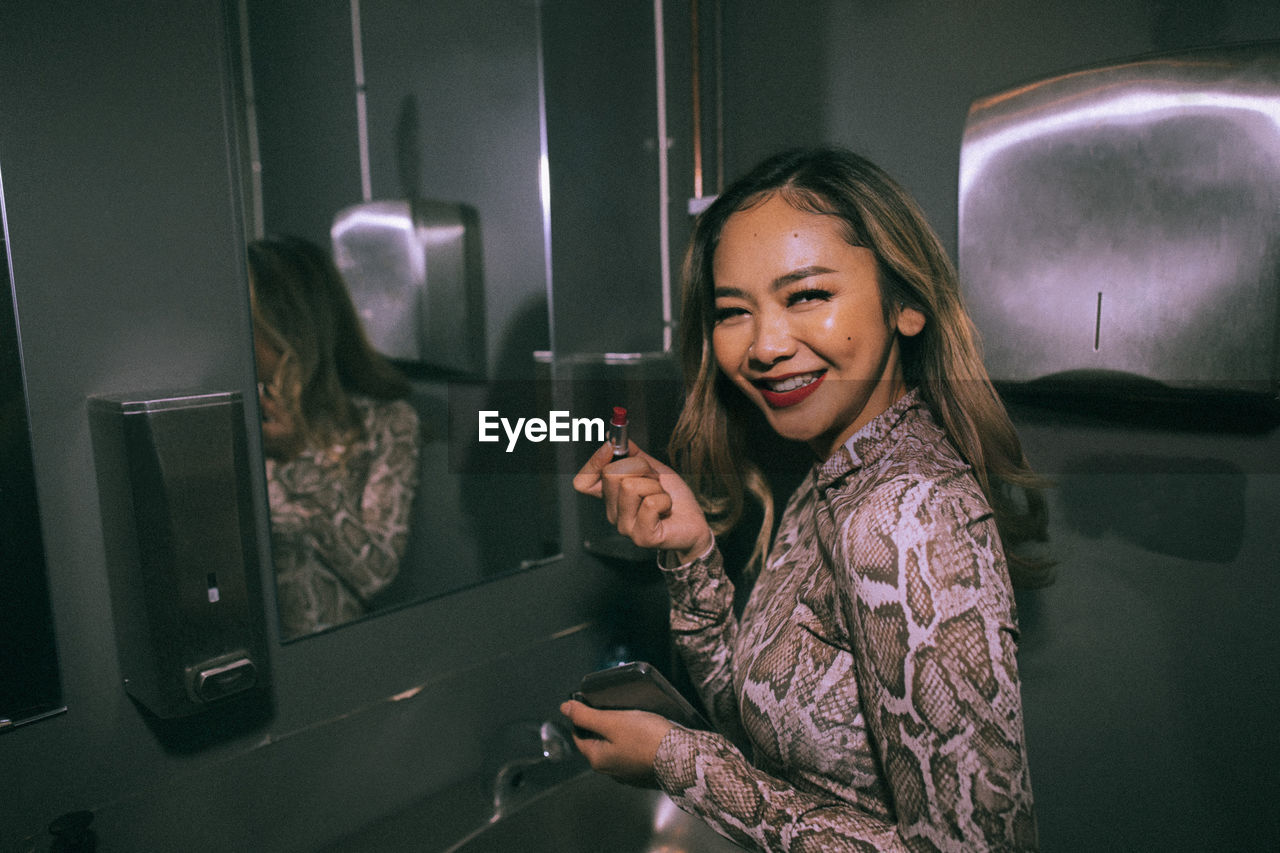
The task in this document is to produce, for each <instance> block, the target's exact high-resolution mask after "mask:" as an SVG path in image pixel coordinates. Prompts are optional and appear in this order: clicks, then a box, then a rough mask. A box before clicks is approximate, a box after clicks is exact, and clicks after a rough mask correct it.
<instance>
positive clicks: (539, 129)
mask: <svg viewBox="0 0 1280 853" xmlns="http://www.w3.org/2000/svg"><path fill="white" fill-rule="evenodd" d="M234 11H235V15H234V16H233V17H234V20H235V21H236V23H237V25H238V37H239V44H240V57H239V58H240V67H239V69H238V80H239V82H240V86H241V93H240V95H241V97H240V99H239V101H240V105H241V107H242V110H241V112H242V115H243V122H242V140H241V142H242V143H243V144H242V146H241V148H242V151H243V160H244V161H245V162H244V164H243V166H244V171H243V174H244V175H245V176H246V178H245V198H246V199H247V204H246V208H247V211H248V214H249V216H248V218H249V220H250V223H249V225H250V231H251V232H252V233H251V234H250V235H249V239H250V240H251V241H252V240H254V239H256V238H260V237H262V236H263V235H269V236H276V235H292V236H294V237H297V238H301V241H292V240H290V241H283V242H281V241H276V242H269V243H260V244H258V245H259V246H260V247H265V248H264V251H263V252H262V254H264V255H265V257H264V258H259V259H258V261H260V262H261V263H258V262H255V259H254V254H253V253H252V252H251V253H250V261H251V263H250V272H251V278H252V279H254V281H253V284H252V290H253V297H254V299H253V302H254V314H255V338H256V340H255V351H256V354H257V356H258V367H259V379H260V380H261V388H262V391H263V394H264V397H263V405H262V409H263V413H264V417H265V418H266V420H265V421H264V425H263V427H264V449H265V450H266V451H267V453H268V455H269V456H270V457H274V458H269V459H268V461H267V465H268V485H269V493H270V494H269V497H270V500H271V503H272V521H273V551H274V554H275V558H276V564H277V565H276V570H277V580H278V589H279V593H280V594H279V595H278V599H279V602H280V605H281V614H280V616H281V624H282V626H283V628H284V630H283V635H284V637H285V638H286V639H292V638H296V637H301V636H305V635H308V634H312V633H314V632H316V631H321V630H325V629H327V628H331V627H335V626H337V625H339V624H345V623H347V622H349V621H352V620H354V619H357V618H361V617H363V616H367V615H370V614H374V613H379V612H385V611H386V610H389V609H392V608H395V607H399V606H403V605H405V604H408V603H411V602H415V601H420V600H423V599H425V598H428V597H432V596H438V595H442V594H445V593H448V592H452V591H455V590H457V589H461V588H463V587H466V586H469V585H472V584H476V583H480V582H482V581H486V580H489V579H492V578H493V577H495V576H497V575H499V574H503V573H507V572H511V571H517V570H520V569H522V568H528V567H531V566H535V565H538V564H540V563H542V562H545V561H548V560H551V559H555V558H556V556H557V555H558V553H559V550H560V544H559V542H558V531H559V516H558V512H559V510H558V507H557V505H556V489H557V486H556V483H555V481H554V480H553V471H554V465H553V463H552V462H551V461H550V459H549V456H550V451H549V450H547V449H546V446H545V445H541V446H537V447H535V448H534V449H533V450H526V451H524V455H520V454H516V455H515V456H504V455H502V454H501V452H500V451H499V453H498V455H497V456H496V457H495V456H487V457H484V458H482V457H478V456H477V455H476V452H477V448H480V447H481V445H479V444H477V442H476V441H475V439H474V436H475V434H476V431H477V424H476V419H475V418H476V416H475V412H476V411H477V410H478V409H490V410H497V411H503V410H509V411H513V412H520V413H522V414H523V413H528V412H535V411H542V412H546V411H548V408H549V407H548V405H547V404H546V401H545V400H541V399H540V398H539V394H540V393H541V392H540V391H539V389H540V388H541V387H543V385H545V383H541V382H537V381H535V380H537V379H539V378H541V377H542V376H543V373H544V372H545V371H548V369H549V368H548V365H547V364H546V363H545V362H546V361H547V360H548V359H547V358H546V357H545V355H544V357H543V358H542V359H541V360H539V359H538V358H535V352H543V353H544V354H545V352H547V351H549V349H550V330H549V326H550V323H549V319H548V286H549V281H548V257H547V246H548V242H549V234H548V222H547V215H546V212H545V211H546V205H545V201H546V197H545V192H544V183H543V182H544V179H545V174H546V157H545V143H544V133H543V107H542V88H541V87H542V82H541V81H542V69H541V56H540V36H539V4H538V3H537V2H536V0H435V2H422V0H323V2H316V0H289V2H281V0H270V2H268V0H236V6H235V10H234ZM427 220H430V222H427ZM352 222H356V223H357V227H356V228H355V230H353V229H352V228H351V227H350V226H351V223H352ZM388 223H389V224H388ZM424 223H426V224H424ZM383 226H386V227H383ZM378 228H382V236H381V237H379V239H381V240H383V242H384V243H388V242H389V243H395V242H396V241H397V240H399V241H401V242H403V241H404V240H406V239H407V240H409V241H410V244H411V248H412V249H413V250H416V251H418V252H419V255H418V256H417V257H416V259H414V258H412V257H411V258H410V259H409V261H408V262H406V263H405V264H401V266H408V267H413V266H415V265H417V267H419V268H420V269H419V272H421V268H425V270H426V272H425V273H422V275H420V276H419V278H418V279H417V280H416V281H415V282H414V283H413V284H412V285H407V286H405V287H403V288H390V289H389V288H382V290H381V291H380V292H377V293H374V291H377V290H378V287H377V286H376V285H373V286H370V285H369V284H368V281H369V280H371V278H370V275H368V269H369V267H368V264H366V265H365V266H363V267H361V263H362V262H361V260H360V258H361V252H363V251H365V249H366V248H367V247H368V244H369V240H364V242H360V241H358V240H357V241H356V243H358V244H359V245H358V246H357V248H356V249H351V246H352V245H356V243H353V242H352V235H353V234H355V235H357V236H360V235H364V236H365V237H367V236H368V235H369V234H371V233H372V232H373V231H375V230H376V229H378ZM360 229H364V230H363V231H361V230H360ZM388 235H389V236H388ZM406 235H407V236H406ZM432 235H435V236H432ZM450 235H452V236H450ZM459 235H462V236H459ZM437 238H438V239H437ZM361 239H363V237H362V238H361ZM450 240H452V241H453V242H452V244H450V243H449V241H450ZM414 241H416V242H414ZM446 244H448V245H446ZM305 245H310V246H313V247H318V250H319V251H320V252H321V253H322V254H323V255H325V256H326V257H325V258H324V262H325V263H327V262H329V261H334V262H335V263H334V267H335V268H340V270H341V273H342V274H343V279H344V282H343V283H344V286H345V288H346V290H347V291H348V292H349V293H351V294H352V295H353V296H354V297H355V306H354V307H355V310H356V312H357V314H358V315H359V317H360V320H361V323H362V324H363V326H364V328H365V330H366V332H367V333H368V334H369V336H370V338H371V339H373V340H374V341H375V342H376V343H378V344H379V348H380V349H381V350H382V351H383V352H385V353H386V354H388V355H390V356H392V358H391V359H388V360H385V361H384V360H382V359H380V358H379V359H364V360H363V361H362V362H361V364H362V365H363V366H362V367H360V368H357V369H352V370H348V369H347V368H342V370H346V371H347V373H346V379H343V380H342V382H341V384H342V385H343V386H344V387H343V388H342V390H341V391H340V392H337V393H332V394H329V395H327V399H328V400H329V402H330V403H331V404H332V403H333V401H334V400H337V401H338V403H337V404H333V405H330V406H328V407H326V405H325V403H324V400H325V399H326V395H324V394H316V395H311V396H310V397H307V396H306V395H304V394H302V392H300V391H299V390H298V389H299V388H300V387H303V386H305V383H306V382H307V381H309V379H310V378H312V377H314V376H316V375H318V373H317V371H319V374H322V373H323V370H319V369H318V368H316V367H315V365H316V364H318V363H320V362H323V361H324V359H325V358H328V355H329V353H330V352H331V351H332V350H333V347H332V346H331V345H326V344H323V343H321V342H320V341H322V339H323V335H321V336H317V335H316V334H315V333H314V328H315V324H316V323H318V322H320V321H319V320H317V319H316V316H309V317H302V316H301V315H300V314H299V312H298V311H297V310H294V309H290V308H289V307H288V306H289V305H290V304H291V303H290V300H289V299H287V298H284V297H278V294H274V293H269V292H268V291H269V290H271V289H272V285H271V283H270V282H268V281H267V280H266V279H267V278H268V277H270V276H272V275H276V274H279V275H281V276H284V277H285V278H289V277H292V278H294V279H298V278H300V277H301V278H306V277H307V276H308V275H309V276H310V277H311V278H312V279H314V280H316V281H320V280H323V279H325V278H326V276H328V277H329V278H332V276H331V273H332V271H331V270H329V271H326V270H322V269H321V267H323V266H324V263H321V261H320V260H317V259H316V258H315V257H314V253H313V256H312V257H311V259H310V260H307V259H306V258H305V257H302V256H305V255H306V254H307V252H308V251H309V250H308V249H306V248H299V247H303V246H305ZM449 245H452V249H450V251H453V254H452V255H449V258H450V260H448V261H445V262H442V261H441V258H442V257H445V252H446V249H448V248H449ZM442 246H444V247H445V248H442ZM294 249H297V250H298V251H297V252H294V251H293V250H294ZM424 251H425V252H426V256H425V263H424V262H423V255H422V254H421V253H422V252H424ZM464 256H465V259H464V260H459V258H463V257H464ZM299 258H301V259H299ZM449 263H456V264H460V265H461V266H460V267H459V268H462V267H465V275H464V276H463V277H464V278H465V279H466V281H465V282H463V283H461V284H459V283H458V281H457V280H454V282H453V284H450V285H448V287H453V286H456V287H457V288H459V289H458V291H457V292H458V293H459V294H462V295H461V296H454V297H448V298H446V300H445V302H444V303H443V307H442V306H441V304H437V303H436V302H433V301H432V300H433V299H434V298H435V294H437V293H439V292H440V291H441V286H439V285H438V284H437V283H436V282H435V281H433V280H432V278H431V277H432V275H433V274H435V273H436V271H438V270H439V269H441V268H443V267H445V266H447V265H448V264H449ZM273 270H274V272H273ZM290 270H292V271H293V272H290ZM299 270H303V271H304V272H298V271H299ZM307 270H309V271H310V272H309V273H308V272H305V271H307ZM258 278H262V279H263V280H262V281H258V280H257V279H258ZM372 278H373V279H376V276H372ZM293 286H295V287H303V288H304V295H302V296H298V295H297V294H295V295H294V297H293V302H292V304H294V305H295V307H296V306H297V305H302V306H303V308H304V309H306V311H304V312H303V313H309V315H320V314H324V313H326V312H325V311H324V310H320V309H321V308H323V306H325V305H338V303H340V302H341V300H340V299H338V298H337V297H335V298H334V299H333V300H329V299H327V298H325V297H323V296H321V295H319V294H320V293H321V290H320V289H317V288H322V285H319V284H314V283H313V284H307V285H297V284H296V282H295V285H293ZM305 288H312V289H311V290H305ZM397 289H398V290H400V291H401V292H393V291H396V290H397ZM306 294H310V295H306ZM379 300H381V302H379ZM406 305H407V306H409V307H408V308H405V306H406ZM318 306H319V307H318ZM388 306H390V307H388ZM396 306H400V308H399V309H398V308H397V307H396ZM424 306H425V307H424ZM397 310H406V311H409V312H414V311H419V310H423V311H425V312H426V315H424V316H427V319H426V320H422V319H421V318H418V319H417V320H416V321H412V322H410V324H409V325H410V327H411V329H410V338H412V328H418V327H422V328H425V327H427V326H430V327H431V330H430V331H429V332H428V333H425V336H424V337H421V338H418V339H416V340H408V339H406V338H405V336H404V330H405V328H406V326H405V323H403V322H400V321H401V320H403V319H404V317H403V316H398V315H395V312H396V311H397ZM333 311H336V312H337V313H338V314H341V313H342V311H341V310H339V309H338V308H333V309H332V311H331V312H330V313H332V312H333ZM387 312H391V316H390V319H388V317H389V315H388V313H387ZM442 319H443V320H444V322H441V320H442ZM411 320H412V318H411ZM326 322H327V321H326ZM432 324H434V325H432ZM308 328H311V329H313V331H312V332H311V333H310V334H308V333H306V329H308ZM459 330H466V331H465V332H464V333H462V334H461V336H459V335H460V333H459ZM335 334H337V335H338V337H339V338H342V337H343V334H344V333H342V332H341V331H339V332H336V333H335ZM450 335H453V337H452V338H450V337H449V336H450ZM477 336H479V337H480V340H479V341H477V340H476V337H477ZM308 339H309V340H310V344H308V343H306V341H307V340H308ZM300 340H301V341H302V343H299V341H300ZM477 344H478V345H477ZM468 345H470V349H469V350H468V351H467V352H465V353H464V352H463V350H464V349H466V348H467V347H468ZM308 347H310V349H311V350H313V351H312V352H307V350H308ZM353 348H354V349H359V347H354V345H353V346H351V347H346V348H343V350H342V352H343V354H342V355H340V358H348V357H349V356H350V354H351V350H352V349H353ZM388 363H389V364H391V365H392V366H393V367H394V368H395V372H396V374H398V376H399V377H400V379H399V380H398V379H397V378H396V376H394V375H392V374H390V373H387V372H386V371H385V370H384V367H385V365H386V364H388ZM351 373H358V374H363V375H364V376H365V378H366V379H368V380H369V381H367V382H364V384H360V383H356V385H355V386H352V387H351V388H348V387H345V386H347V385H348V384H350V383H349V382H348V380H349V379H350V374H351ZM378 376H381V377H382V379H377V377H378ZM370 377H372V378H371V379H370ZM401 380H402V381H401ZM357 386H358V387H357ZM379 389H380V390H379ZM273 395H282V396H280V397H279V398H277V397H275V396H273ZM356 398H363V399H364V401H365V402H363V403H362V402H360V401H359V400H358V399H356ZM382 398H386V400H382ZM392 399H394V402H387V400H392ZM379 400H382V401H381V402H378V401H379ZM370 401H374V402H370ZM277 403H279V404H281V405H284V406H285V409H286V411H287V412H291V413H294V414H297V415H300V416H301V417H298V418H295V419H294V421H290V422H288V423H286V421H285V420H280V419H277V417H276V416H277V415H278V414H279V413H280V409H279V406H277ZM334 406H336V408H335V407H334ZM344 407H345V408H344ZM353 407H354V408H353ZM467 412H470V415H469V416H468V415H466V414H460V413H467ZM415 421H416V425H415ZM282 423H283V424H285V426H286V427H287V428H282V427H281V424H282ZM300 424H303V425H306V426H308V427H309V430H304V429H302V428H301V426H299V425H300ZM282 429H283V432H284V434H286V435H287V437H288V439H289V440H286V441H283V442H281V441H278V440H277V439H278V438H279V434H281V432H282ZM273 432H275V433H276V435H275V436H273ZM304 433H305V436H304ZM304 438H305V440H304ZM526 447H528V445H526ZM300 448H302V449H301V450H300ZM484 448H485V450H486V451H487V450H488V449H489V446H484ZM517 457H518V458H517ZM513 505H514V506H522V507H524V508H525V511H522V512H520V513H511V512H510V510H509V508H510V507H511V506H513Z"/></svg>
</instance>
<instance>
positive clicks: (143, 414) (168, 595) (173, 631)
mask: <svg viewBox="0 0 1280 853" xmlns="http://www.w3.org/2000/svg"><path fill="white" fill-rule="evenodd" d="M89 412H90V424H91V430H92V436H93V448H94V458H95V463H96V467H97V478H98V489H99V498H100V504H101V510H102V525H103V535H104V540H105V545H106V557H107V571H108V576H109V581H110V587H111V606H112V616H113V619H114V622H115V626H116V640H117V650H118V657H119V661H120V669H121V673H122V675H123V677H124V687H125V689H126V691H127V692H128V693H129V695H130V696H132V697H133V698H134V699H135V700H137V701H138V702H139V703H141V704H142V705H143V706H145V707H146V708H147V709H149V710H150V711H151V712H152V713H154V714H155V715H156V716H158V717H163V718H170V717H185V716H188V715H191V714H195V713H198V712H200V711H203V710H206V709H209V708H211V707H213V706H214V705H216V704H217V703H219V702H221V701H223V700H225V699H228V698H229V697H232V696H235V695H238V694H242V693H244V692H245V691H248V690H251V689H252V688H254V687H262V686H263V685H264V682H265V678H266V672H267V668H266V658H267V646H266V640H265V626H264V619H263V616H262V613H263V609H262V601H261V589H260V586H261V584H260V580H259V560H258V540H257V535H256V528H255V522H254V518H255V516H254V511H253V500H252V496H253V490H252V486H251V481H250V476H249V471H250V469H249V464H250V463H249V458H248V452H247V440H246V425H245V420H244V406H243V401H242V398H241V394H240V392H238V391H225V392H199V393H179V394H162V395H155V394H142V395H128V394H126V395H112V396H103V397H95V398H92V399H91V400H90V402H89Z"/></svg>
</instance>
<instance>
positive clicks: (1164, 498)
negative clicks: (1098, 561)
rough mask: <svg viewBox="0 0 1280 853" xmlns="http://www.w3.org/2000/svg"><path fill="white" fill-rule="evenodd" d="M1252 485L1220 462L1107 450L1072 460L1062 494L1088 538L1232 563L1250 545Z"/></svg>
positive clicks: (1065, 510) (1070, 516) (1069, 517)
mask: <svg viewBox="0 0 1280 853" xmlns="http://www.w3.org/2000/svg"><path fill="white" fill-rule="evenodd" d="M1100 478H1101V479H1100ZM1245 484H1246V477H1245V472H1244V471H1242V470H1241V469H1239V468H1237V467H1236V466H1235V465H1233V464H1230V463H1228V462H1224V461H1222V460H1219V459H1198V458H1189V457H1174V458H1167V457H1160V456H1147V455H1141V454H1101V455H1095V456H1089V457H1085V458H1083V459H1080V460H1079V461H1076V462H1073V463H1071V464H1069V466H1068V467H1066V468H1065V469H1064V470H1063V471H1062V473H1061V475H1060V478H1059V487H1058V489H1057V491H1058V493H1059V498H1060V500H1059V508H1060V511H1061V512H1062V515H1063V521H1064V523H1065V524H1067V525H1068V526H1069V527H1071V528H1072V529H1074V530H1077V531H1079V532H1080V533H1082V534H1084V535H1085V536H1088V537H1091V538H1099V537H1102V536H1105V535H1107V534H1108V533H1111V534H1113V535H1115V536H1117V537H1118V538H1120V539H1121V540H1123V541H1125V542H1128V543H1130V544H1132V545H1136V546H1138V547H1140V548H1143V549H1145V550H1147V551H1151V552H1154V553H1157V554H1165V555H1168V556H1172V557H1178V558H1181V559H1184V560H1195V561H1200V562H1209V563H1230V562H1232V561H1234V560H1235V558H1236V557H1237V555H1239V553H1240V549H1241V547H1242V546H1243V544H1244V532H1245V529H1244V528H1245ZM1100 486H1101V488H1100Z"/></svg>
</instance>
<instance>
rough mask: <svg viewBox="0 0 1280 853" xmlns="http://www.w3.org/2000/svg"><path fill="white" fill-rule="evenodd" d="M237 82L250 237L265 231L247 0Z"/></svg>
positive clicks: (242, 3)
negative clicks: (241, 97) (241, 106)
mask: <svg viewBox="0 0 1280 853" xmlns="http://www.w3.org/2000/svg"><path fill="white" fill-rule="evenodd" d="M240 85H241V87H242V89H243V90H244V101H245V103H244V112H245V136H246V137H248V139H247V140H246V141H247V144H248V146H249V205H250V209H251V210H252V213H251V215H252V217H253V225H252V232H253V237H254V239H256V240H260V239H262V237H264V236H265V235H266V214H265V213H264V211H263V202H262V149H261V147H260V146H259V144H258V98H257V94H256V93H255V92H254V88H253V53H252V49H251V47H250V44H249V0H240Z"/></svg>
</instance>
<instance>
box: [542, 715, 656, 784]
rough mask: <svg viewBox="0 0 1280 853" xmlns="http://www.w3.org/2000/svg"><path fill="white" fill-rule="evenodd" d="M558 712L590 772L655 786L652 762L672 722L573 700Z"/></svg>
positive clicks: (632, 782)
mask: <svg viewBox="0 0 1280 853" xmlns="http://www.w3.org/2000/svg"><path fill="white" fill-rule="evenodd" d="M560 713H562V714H564V715H565V716H566V717H568V718H569V722H571V723H572V724H573V742H574V743H575V744H577V745H578V750H579V751H580V752H581V753H582V754H583V755H584V756H586V759H587V761H588V762H589V763H590V764H591V769H592V770H595V771H596V772H598V773H604V774H605V775H606V776H612V777H613V778H614V779H617V780H618V781H619V782H625V783H627V784H628V785H639V786H642V787H647V788H652V787H655V786H656V785H657V780H655V779H654V775H653V761H654V758H655V757H656V756H657V754H658V745H659V744H661V743H662V739H663V738H664V737H666V735H667V732H669V731H671V728H672V726H674V725H675V723H673V722H671V721H670V720H668V719H667V718H666V717H661V716H659V715H657V714H651V713H649V712H648V711H601V710H597V709H596V708H592V707H590V706H588V705H584V704H583V703H581V702H578V701H576V700H575V701H569V702H565V703H564V704H563V705H561V706H560Z"/></svg>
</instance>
